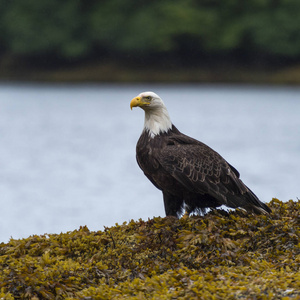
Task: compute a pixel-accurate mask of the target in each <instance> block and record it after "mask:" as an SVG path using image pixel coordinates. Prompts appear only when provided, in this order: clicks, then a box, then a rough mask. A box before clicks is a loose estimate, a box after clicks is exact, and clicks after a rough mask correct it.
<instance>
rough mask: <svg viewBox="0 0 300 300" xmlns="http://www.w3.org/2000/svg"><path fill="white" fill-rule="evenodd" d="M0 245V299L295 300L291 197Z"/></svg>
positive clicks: (298, 230)
mask: <svg viewBox="0 0 300 300" xmlns="http://www.w3.org/2000/svg"><path fill="white" fill-rule="evenodd" d="M269 206H270V207H271V209H272V210H273V212H272V215H271V217H268V216H254V215H247V214H246V213H244V212H243V211H241V210H236V211H231V212H229V213H227V212H224V211H217V210H216V211H212V212H210V213H208V214H207V215H205V216H193V217H190V218H187V219H179V220H177V219H174V218H154V219H151V220H148V221H142V220H139V221H137V222H135V221H131V222H129V223H124V224H123V225H116V226H114V227H111V228H105V229H104V230H103V231H98V232H91V231H89V229H88V228H87V227H81V228H80V229H79V230H75V231H72V232H67V233H61V234H51V235H43V236H31V237H29V238H26V239H21V240H14V239H11V240H10V241H9V243H7V244H4V243H2V244H0V264H1V268H0V299H86V300H87V299H300V272H299V270H300V201H299V200H298V201H289V202H286V203H283V202H281V201H279V200H277V199H273V200H272V201H271V202H270V203H269Z"/></svg>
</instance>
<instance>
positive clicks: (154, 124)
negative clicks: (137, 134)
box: [144, 106, 172, 138]
mask: <svg viewBox="0 0 300 300" xmlns="http://www.w3.org/2000/svg"><path fill="white" fill-rule="evenodd" d="M171 128H172V122H171V119H170V116H169V113H168V111H167V108H166V107H165V106H161V107H159V108H153V109H149V108H148V109H147V110H145V124H144V131H147V132H149V135H150V136H151V137H152V138H153V137H155V136H156V135H158V134H161V133H165V132H168V131H169V130H170V129H171Z"/></svg>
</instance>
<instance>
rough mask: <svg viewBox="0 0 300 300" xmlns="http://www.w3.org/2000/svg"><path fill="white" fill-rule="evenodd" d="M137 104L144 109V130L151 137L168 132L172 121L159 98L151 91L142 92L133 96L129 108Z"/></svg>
mask: <svg viewBox="0 0 300 300" xmlns="http://www.w3.org/2000/svg"><path fill="white" fill-rule="evenodd" d="M137 106H139V107H140V108H142V109H143V110H144V111H145V125H144V130H147V131H149V134H150V135H151V137H154V136H156V135H158V134H160V133H164V132H168V130H169V129H171V128H172V122H171V119H170V116H169V113H168V111H167V108H166V106H165V104H164V102H163V101H162V100H161V98H160V97H159V96H158V95H157V94H155V93H153V92H143V93H140V94H139V95H138V96H136V97H135V98H133V99H132V100H131V102H130V108H131V109H132V108H133V107H137Z"/></svg>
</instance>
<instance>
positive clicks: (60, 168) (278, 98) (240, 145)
mask: <svg viewBox="0 0 300 300" xmlns="http://www.w3.org/2000/svg"><path fill="white" fill-rule="evenodd" d="M146 90H152V91H154V92H156V93H157V94H159V95H160V96H161V98H162V99H163V100H164V102H165V104H166V106H167V108H168V110H169V113H170V116H171V119H172V121H173V123H174V124H175V125H176V126H177V128H178V129H179V130H180V131H181V132H183V133H185V134H188V135H190V136H192V137H194V138H196V139H198V140H201V141H202V142H204V143H206V144H208V145H209V146H210V147H212V148H213V149H215V150H216V151H217V152H219V153H220V154H221V155H222V156H223V157H224V158H225V159H226V160H227V161H228V162H229V163H231V164H232V165H233V166H234V167H235V168H237V169H238V170H239V172H240V173H241V179H242V180H243V181H244V182H245V183H246V185H248V186H249V187H250V188H251V189H252V190H253V191H254V192H255V193H256V194H257V196H258V197H259V198H260V199H261V200H262V201H264V202H265V201H270V200H271V199H272V198H273V197H277V198H279V199H280V200H282V201H287V200H289V199H294V200H296V199H297V197H300V184H299V178H300V159H299V158H300V157H299V154H300V117H299V115H300V88H297V87H255V86H222V85H153V84H143V85H117V84H116V85H26V84H5V83H2V84H1V85H0V208H1V211H0V214H1V218H0V242H1V241H3V242H7V241H8V240H9V239H10V238H11V237H12V238H15V239H18V238H26V237H28V236H30V235H34V234H44V233H48V234H50V233H60V232H66V231H71V230H74V229H78V228H79V227H80V226H82V225H87V226H88V228H89V229H90V230H102V229H103V228H104V226H113V225H114V224H115V223H119V224H122V223H123V222H128V221H130V220H131V219H134V220H138V219H140V218H141V219H144V220H147V219H148V218H152V217H153V216H164V215H165V214H164V207H163V201H162V195H161V192H160V191H158V190H157V189H156V188H155V187H154V186H152V184H151V183H150V182H149V181H148V180H147V178H146V177H145V176H144V175H143V173H142V171H141V170H140V169H139V168H138V166H137V163H136V160H135V145H136V142H137V140H138V138H139V135H140V133H141V131H142V128H143V122H144V113H143V111H142V110H141V109H139V108H136V109H133V110H132V111H131V110H130V108H129V103H130V100H131V99H132V98H133V97H134V96H136V95H137V94H139V93H140V92H142V91H146Z"/></svg>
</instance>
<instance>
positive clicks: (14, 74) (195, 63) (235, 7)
mask: <svg viewBox="0 0 300 300" xmlns="http://www.w3.org/2000/svg"><path fill="white" fill-rule="evenodd" d="M299 20H300V1H298V0H247V1H238V0H226V1H217V0H163V1H158V0H153V1H149V0H148V1H145V0H139V1H136V0H135V1H134V0H126V1H124V0H101V1H97V0H64V1H58V0H51V1H50V0H44V1H40V0H26V1H16V0H1V1H0V79H1V80H33V81H37V80H38V81H73V82H74V81H85V82H86V81H94V82H101V81H102V82H103V81H104V82H115V81H119V82H120V81H121V82H139V81H152V82H250V83H275V84H276V83H278V84H284V83H285V84H286V83H290V84H299V83H300V22H299Z"/></svg>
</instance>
